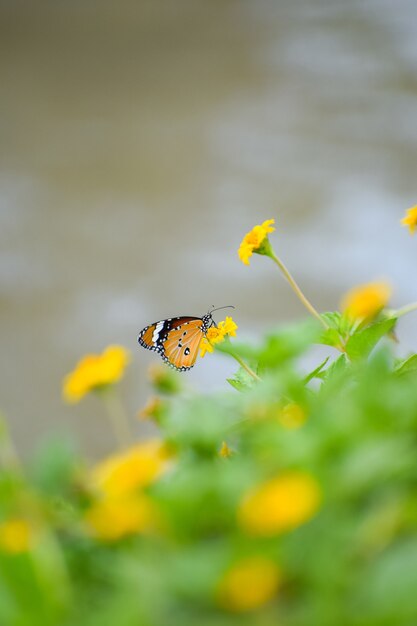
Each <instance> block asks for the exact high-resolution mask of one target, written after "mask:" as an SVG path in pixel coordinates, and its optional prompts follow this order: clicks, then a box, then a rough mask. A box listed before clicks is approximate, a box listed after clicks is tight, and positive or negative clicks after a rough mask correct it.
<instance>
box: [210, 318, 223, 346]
mask: <svg viewBox="0 0 417 626" xmlns="http://www.w3.org/2000/svg"><path fill="white" fill-rule="evenodd" d="M220 324H221V322H220ZM224 336H225V333H224V331H223V330H222V329H221V328H220V326H212V327H211V328H209V329H208V331H207V332H206V339H207V340H208V341H209V342H210V343H211V345H212V346H214V344H216V343H220V342H222V341H223V339H224Z"/></svg>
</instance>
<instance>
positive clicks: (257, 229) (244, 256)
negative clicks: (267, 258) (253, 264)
mask: <svg viewBox="0 0 417 626" xmlns="http://www.w3.org/2000/svg"><path fill="white" fill-rule="evenodd" d="M274 223H275V220H266V221H265V222H263V224H258V225H257V226H254V227H253V228H252V230H251V231H250V232H249V233H247V234H246V235H245V236H244V237H243V239H242V242H241V244H240V246H239V250H238V255H239V258H240V260H241V261H242V263H244V264H245V265H249V259H250V257H251V256H252V254H253V253H254V252H259V250H260V248H261V246H262V244H263V243H264V240H265V238H266V237H267V236H268V234H269V233H273V232H274V230H275V228H274V226H272V224H274Z"/></svg>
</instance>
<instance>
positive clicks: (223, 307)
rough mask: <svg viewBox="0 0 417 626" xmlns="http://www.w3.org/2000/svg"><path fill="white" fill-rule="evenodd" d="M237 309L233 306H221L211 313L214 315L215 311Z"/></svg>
mask: <svg viewBox="0 0 417 626" xmlns="http://www.w3.org/2000/svg"><path fill="white" fill-rule="evenodd" d="M234 308H235V307H234V306H233V304H229V305H228V306H219V307H218V308H217V309H214V308H213V309H211V311H210V313H213V312H214V311H221V310H222V309H234Z"/></svg>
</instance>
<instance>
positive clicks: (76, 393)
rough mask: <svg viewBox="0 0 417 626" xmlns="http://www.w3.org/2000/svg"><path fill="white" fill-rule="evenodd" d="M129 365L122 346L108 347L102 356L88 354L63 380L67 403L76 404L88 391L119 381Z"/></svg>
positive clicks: (126, 354) (126, 353)
mask: <svg viewBox="0 0 417 626" xmlns="http://www.w3.org/2000/svg"><path fill="white" fill-rule="evenodd" d="M128 363H129V353H128V351H127V350H126V349H125V348H123V347H122V346H109V347H108V348H107V349H106V350H104V352H103V353H102V354H88V355H87V356H85V357H84V358H83V359H81V361H79V363H78V364H77V366H76V367H75V369H74V370H73V371H72V372H70V373H69V374H68V375H67V376H66V377H65V379H64V383H63V394H64V398H65V399H66V400H67V402H78V401H79V400H81V398H83V397H84V396H85V395H86V394H88V393H90V391H93V390H96V389H100V388H102V387H105V386H106V385H111V384H113V383H116V382H117V381H119V380H120V379H121V378H122V376H123V374H124V371H125V368H126V366H127V364H128Z"/></svg>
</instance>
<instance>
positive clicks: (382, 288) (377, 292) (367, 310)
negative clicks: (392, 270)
mask: <svg viewBox="0 0 417 626" xmlns="http://www.w3.org/2000/svg"><path fill="white" fill-rule="evenodd" d="M391 293H392V289H391V287H390V285H389V284H388V283H387V282H385V281H377V282H373V283H367V284H366V285H359V286H358V287H355V288H354V289H351V290H350V291H348V293H347V294H346V295H345V296H344V298H343V299H342V302H341V305H340V306H341V309H342V311H343V312H344V314H345V315H346V316H347V317H349V318H350V319H352V320H371V319H373V318H374V317H375V316H376V315H378V313H380V312H381V311H382V309H383V308H384V307H386V305H387V304H388V301H389V299H390V297H391Z"/></svg>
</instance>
